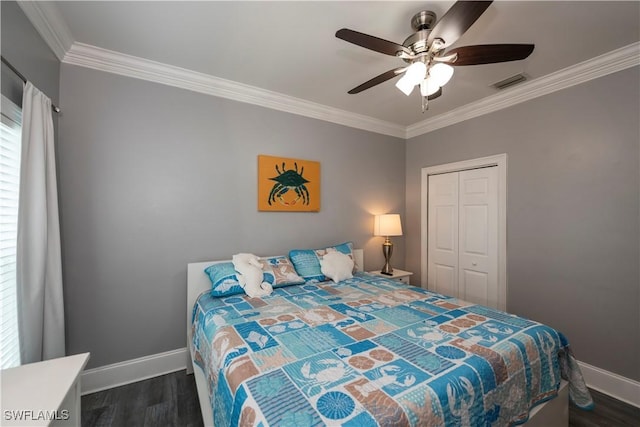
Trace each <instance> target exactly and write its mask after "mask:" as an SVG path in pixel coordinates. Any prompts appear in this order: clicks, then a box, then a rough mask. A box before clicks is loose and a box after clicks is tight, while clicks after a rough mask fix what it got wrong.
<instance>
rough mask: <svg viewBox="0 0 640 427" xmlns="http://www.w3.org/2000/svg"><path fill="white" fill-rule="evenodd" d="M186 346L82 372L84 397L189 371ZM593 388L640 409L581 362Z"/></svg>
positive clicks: (618, 380) (632, 384)
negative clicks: (172, 373) (177, 372)
mask: <svg viewBox="0 0 640 427" xmlns="http://www.w3.org/2000/svg"><path fill="white" fill-rule="evenodd" d="M187 356H188V349H187V348H186V347H184V348H179V349H176V350H171V351H166V352H164V353H158V354H152V355H150V356H145V357H140V358H137V359H132V360H126V361H124V362H119V363H114V364H112V365H106V366H101V367H99V368H93V369H87V370H85V371H84V372H83V373H82V377H81V378H82V380H81V383H82V394H83V395H85V394H89V393H95V392H97V391H101V390H106V389H110V388H113V387H118V386H121V385H125V384H131V383H135V382H138V381H142V380H146V379H149V378H153V377H157V376H160V375H164V374H168V373H171V372H175V371H179V370H182V369H186V360H187ZM578 365H580V369H581V370H582V374H583V376H584V379H585V382H586V383H587V385H588V386H589V387H591V388H592V389H594V390H598V391H599V392H602V393H605V394H607V395H609V396H611V397H614V398H616V399H618V400H621V401H623V402H625V403H628V404H630V405H633V406H637V407H639V408H640V382H638V381H634V380H632V379H629V378H626V377H623V376H622V375H618V374H615V373H613V372H609V371H605V370H604V369H600V368H598V367H596V366H593V365H589V364H588V363H584V362H578Z"/></svg>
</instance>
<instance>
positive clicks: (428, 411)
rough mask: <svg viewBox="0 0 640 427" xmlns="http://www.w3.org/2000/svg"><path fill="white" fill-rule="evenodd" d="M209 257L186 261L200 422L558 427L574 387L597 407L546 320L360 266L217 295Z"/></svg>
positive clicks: (191, 366)
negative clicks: (338, 278)
mask: <svg viewBox="0 0 640 427" xmlns="http://www.w3.org/2000/svg"><path fill="white" fill-rule="evenodd" d="M353 254H354V257H355V259H356V265H363V263H362V251H361V250H354V251H353ZM216 262H221V261H211V262H204V263H192V264H189V265H188V280H187V282H188V292H187V336H188V338H187V339H188V348H189V350H190V351H189V356H190V360H189V363H188V364H187V366H188V368H187V369H188V371H191V370H193V372H194V375H195V379H196V384H197V388H198V396H199V400H200V406H201V410H202V415H203V421H204V424H205V425H214V424H215V425H216V426H217V427H221V426H226V425H263V426H267V425H278V426H286V425H291V426H307V425H309V426H311V425H344V426H367V425H393V426H399V425H430V426H431V425H434V426H435V425H447V426H450V425H451V426H453V425H482V426H500V425H517V424H524V425H526V426H533V427H535V426H547V427H552V426H566V425H568V399H569V398H568V396H569V390H570V389H571V392H572V393H571V399H572V400H573V401H574V402H575V403H577V404H578V405H579V406H581V407H584V408H588V407H589V406H590V405H591V401H590V397H589V396H588V391H587V389H586V386H585V385H584V381H582V377H581V374H580V373H579V369H578V368H577V364H576V363H575V360H574V359H573V357H572V356H571V354H570V351H569V350H568V345H567V343H566V340H565V338H564V337H563V336H562V335H561V334H560V333H558V332H557V331H555V330H553V329H552V328H549V327H547V326H545V325H542V324H539V323H536V322H533V321H530V320H527V319H524V318H521V317H518V316H514V315H510V314H507V313H504V312H500V311H496V310H492V309H489V308H486V307H483V306H479V305H475V304H471V303H467V302H465V301H461V300H458V299H455V298H451V297H447V296H443V295H439V294H435V293H432V292H429V291H426V290H424V289H421V288H417V287H412V286H407V285H406V284H402V283H400V282H396V281H393V280H390V279H386V278H382V277H379V276H374V275H370V274H367V273H364V272H358V273H356V274H355V275H354V278H353V279H348V280H344V281H342V282H339V283H337V284H336V283H333V282H321V283H304V284H300V285H293V286H288V287H284V288H278V289H275V290H274V292H273V294H271V295H270V296H268V297H263V298H253V299H252V298H249V297H247V296H246V295H233V296H227V297H212V296H211V295H210V293H209V292H208V290H209V289H210V286H211V282H210V281H209V278H208V277H207V275H206V274H204V272H203V270H204V269H205V268H206V267H207V266H210V265H212V264H214V263H216ZM561 371H562V373H561ZM561 376H562V377H564V378H566V379H569V381H570V382H571V384H570V385H569V384H568V383H567V381H564V380H562V379H561Z"/></svg>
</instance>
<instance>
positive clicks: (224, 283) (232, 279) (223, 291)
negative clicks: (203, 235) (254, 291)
mask: <svg viewBox="0 0 640 427" xmlns="http://www.w3.org/2000/svg"><path fill="white" fill-rule="evenodd" d="M204 272H205V273H206V274H207V275H208V276H209V280H211V296H213V297H224V296H229V295H236V294H243V293H244V289H242V286H240V282H238V276H236V270H235V268H234V267H233V263H232V262H220V263H217V264H213V265H210V266H209V267H207V268H205V269H204ZM262 273H263V274H264V279H263V280H264V281H265V282H267V283H269V284H270V285H271V286H273V284H274V283H275V281H276V280H275V276H274V275H273V273H272V272H270V271H263V272H262Z"/></svg>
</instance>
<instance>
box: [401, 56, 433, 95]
mask: <svg viewBox="0 0 640 427" xmlns="http://www.w3.org/2000/svg"><path fill="white" fill-rule="evenodd" d="M426 75H427V66H426V65H425V64H424V62H420V61H416V62H414V63H413V64H411V65H409V67H408V68H407V70H406V71H405V72H404V76H402V78H401V79H400V80H398V82H397V83H396V87H397V88H398V89H400V90H401V91H402V93H404V94H405V95H407V96H409V95H411V92H412V91H413V88H414V86H415V85H417V84H419V83H420V82H421V81H422V80H424V76H426Z"/></svg>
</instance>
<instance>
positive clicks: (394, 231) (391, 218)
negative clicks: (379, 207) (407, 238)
mask: <svg viewBox="0 0 640 427" xmlns="http://www.w3.org/2000/svg"><path fill="white" fill-rule="evenodd" d="M373 235H374V236H385V237H386V236H402V224H401V223H400V215H399V214H385V215H376V216H375V219H374V222H373Z"/></svg>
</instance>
